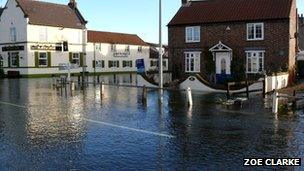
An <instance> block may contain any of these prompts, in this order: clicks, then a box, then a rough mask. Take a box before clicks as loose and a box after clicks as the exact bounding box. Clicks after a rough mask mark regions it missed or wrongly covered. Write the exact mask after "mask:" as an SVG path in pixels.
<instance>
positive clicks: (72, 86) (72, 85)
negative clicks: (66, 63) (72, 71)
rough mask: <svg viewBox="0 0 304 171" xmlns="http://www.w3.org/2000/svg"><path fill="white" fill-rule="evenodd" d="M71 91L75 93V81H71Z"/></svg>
mask: <svg viewBox="0 0 304 171" xmlns="http://www.w3.org/2000/svg"><path fill="white" fill-rule="evenodd" d="M70 87H71V91H75V82H74V81H71V85H70Z"/></svg>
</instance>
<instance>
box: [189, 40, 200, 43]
mask: <svg viewBox="0 0 304 171" xmlns="http://www.w3.org/2000/svg"><path fill="white" fill-rule="evenodd" d="M200 42H201V41H200V40H198V41H186V43H200Z"/></svg>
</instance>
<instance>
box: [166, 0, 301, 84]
mask: <svg viewBox="0 0 304 171" xmlns="http://www.w3.org/2000/svg"><path fill="white" fill-rule="evenodd" d="M168 31H169V33H168V36H169V37H168V43H169V64H171V65H170V67H171V68H170V69H171V70H172V71H173V77H174V78H184V77H185V76H187V75H191V74H201V75H202V76H204V75H208V74H209V75H210V71H208V69H209V70H210V65H212V67H211V68H213V71H212V73H213V74H216V76H217V79H220V78H223V77H224V78H226V77H231V75H233V74H234V75H237V74H240V73H241V72H243V73H247V74H248V75H249V76H252V75H258V74H262V73H264V72H266V73H268V74H272V73H274V72H279V71H289V73H294V70H295V59H296V53H297V49H298V48H297V45H296V44H297V40H296V32H297V9H296V0H276V1H274V0H259V1H256V0H246V1H244V0H205V1H189V0H182V6H181V7H180V9H179V10H178V12H177V13H176V15H175V16H174V17H173V19H172V20H171V21H170V22H169V24H168ZM210 56H211V57H210ZM210 58H211V59H210ZM210 60H211V61H210ZM213 65H214V66H213ZM240 68H243V70H242V69H240ZM243 75H244V74H243Z"/></svg>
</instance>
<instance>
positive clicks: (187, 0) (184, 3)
mask: <svg viewBox="0 0 304 171" xmlns="http://www.w3.org/2000/svg"><path fill="white" fill-rule="evenodd" d="M189 2H190V0H182V6H186V5H187V4H188V3H189Z"/></svg>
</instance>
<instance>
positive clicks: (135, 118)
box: [0, 79, 304, 170]
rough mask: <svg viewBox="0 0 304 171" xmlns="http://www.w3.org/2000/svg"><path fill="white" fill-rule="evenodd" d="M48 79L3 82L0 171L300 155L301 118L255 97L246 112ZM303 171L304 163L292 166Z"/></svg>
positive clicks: (204, 98) (213, 164)
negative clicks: (274, 110)
mask: <svg viewBox="0 0 304 171" xmlns="http://www.w3.org/2000/svg"><path fill="white" fill-rule="evenodd" d="M51 82H52V81H51V79H11V80H0V170H248V169H252V170H256V169H262V170H263V169H273V168H272V167H268V168H266V167H262V168H255V167H249V168H248V167H243V158H258V157H276V158H278V157H303V156H304V124H303V123H304V115H303V114H302V112H298V113H296V114H292V115H279V116H274V115H273V114H271V112H270V111H269V110H266V109H264V108H263V103H264V102H263V100H262V98H261V97H260V96H253V97H252V98H251V99H250V101H249V102H248V103H246V104H245V106H244V108H243V109H231V108H227V107H225V106H222V105H221V104H217V103H215V101H216V100H218V99H219V98H225V96H224V95H220V94H203V93H199V92H194V93H193V100H194V105H193V107H192V108H190V109H189V108H188V106H187V102H186V93H185V92H180V91H166V92H165V97H164V104H163V105H162V106H161V105H159V103H158V92H157V91H153V90H150V91H149V92H148V101H147V104H146V105H145V104H143V103H142V94H141V93H142V90H141V89H137V88H124V87H115V86H105V94H104V96H103V97H101V96H100V92H99V87H98V86H97V87H94V86H90V87H89V88H88V89H87V90H85V91H81V90H76V91H75V92H74V93H73V94H72V95H71V94H70V93H69V92H67V93H66V94H65V91H60V90H59V91H57V90H55V89H53V88H52V85H51ZM287 169H291V170H303V169H304V167H303V166H302V167H294V168H293V167H291V168H287Z"/></svg>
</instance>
